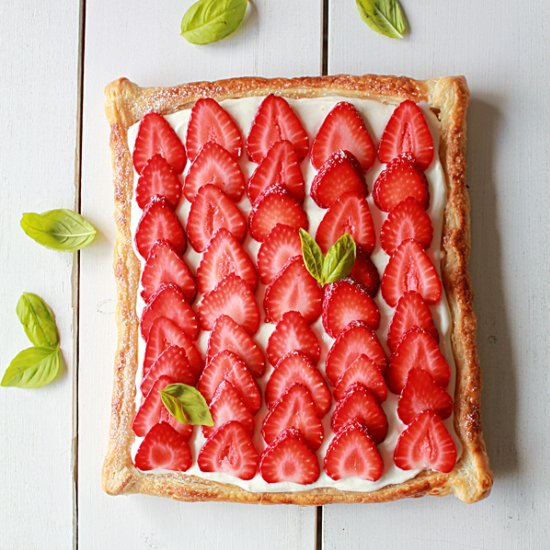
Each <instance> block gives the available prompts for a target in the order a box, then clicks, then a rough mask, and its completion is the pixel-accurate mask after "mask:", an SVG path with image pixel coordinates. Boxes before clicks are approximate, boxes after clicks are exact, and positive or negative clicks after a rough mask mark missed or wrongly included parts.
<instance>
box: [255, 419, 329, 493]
mask: <svg viewBox="0 0 550 550" xmlns="http://www.w3.org/2000/svg"><path fill="white" fill-rule="evenodd" d="M260 473H261V475H262V477H263V478H264V480H265V481H267V482H268V483H278V482H284V481H290V482H292V483H299V484H301V485H308V484H310V483H313V482H314V481H316V480H317V478H318V477H319V474H320V473H321V472H320V469H319V461H318V460H317V456H316V455H315V453H314V452H313V451H312V450H311V449H310V448H309V447H308V445H307V443H306V442H305V440H304V438H303V436H302V435H301V434H300V432H299V431H298V430H297V429H296V428H288V429H286V430H285V431H284V432H283V433H282V434H281V435H280V436H279V437H278V438H277V439H276V440H275V441H273V443H271V445H269V447H267V448H266V449H265V451H264V452H263V453H262V456H261V459H260Z"/></svg>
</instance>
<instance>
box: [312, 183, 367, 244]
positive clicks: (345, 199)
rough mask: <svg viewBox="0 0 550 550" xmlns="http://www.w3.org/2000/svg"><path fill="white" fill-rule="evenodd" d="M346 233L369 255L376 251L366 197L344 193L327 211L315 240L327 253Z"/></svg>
mask: <svg viewBox="0 0 550 550" xmlns="http://www.w3.org/2000/svg"><path fill="white" fill-rule="evenodd" d="M344 233H349V234H350V235H351V236H352V237H353V240H354V241H355V244H357V245H358V246H360V247H361V248H362V249H363V250H364V251H365V252H366V253H367V254H370V253H371V252H372V251H373V250H374V245H375V244H376V233H375V231H374V224H373V222H372V216H371V213H370V209H369V204H368V202H367V200H366V199H365V197H360V196H358V195H356V194H355V193H344V194H343V195H342V196H341V197H340V198H339V199H338V200H337V201H336V202H335V203H334V204H333V205H332V206H331V207H330V208H329V209H328V210H327V213H326V214H325V215H324V217H323V219H322V220H321V223H320V224H319V227H318V228H317V234H316V235H315V240H316V241H317V243H318V244H319V246H320V247H321V250H322V251H323V252H324V253H326V252H327V250H328V249H329V248H330V247H331V246H332V245H333V244H334V243H335V242H336V241H337V240H338V239H339V238H340V237H341V236H342V235H344Z"/></svg>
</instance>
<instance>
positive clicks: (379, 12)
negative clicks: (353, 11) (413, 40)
mask: <svg viewBox="0 0 550 550" xmlns="http://www.w3.org/2000/svg"><path fill="white" fill-rule="evenodd" d="M355 2H356V4H357V9H358V10H359V13H360V14H361V18H362V19H363V21H364V22H365V23H366V24H367V25H368V26H369V27H370V28H371V29H372V30H373V31H376V32H377V33H380V34H383V35H384V36H388V37H389V38H403V37H404V36H405V34H407V31H408V26H407V19H406V18H405V14H404V13H403V9H402V8H401V4H399V1H398V0H355Z"/></svg>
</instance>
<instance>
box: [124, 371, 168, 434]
mask: <svg viewBox="0 0 550 550" xmlns="http://www.w3.org/2000/svg"><path fill="white" fill-rule="evenodd" d="M173 382H174V381H173V380H172V378H170V377H169V376H161V377H159V378H157V380H156V381H155V383H154V384H153V387H152V388H151V389H150V390H149V393H148V394H147V396H146V397H145V399H144V400H143V402H142V403H141V405H140V407H139V410H138V411H137V413H136V416H135V417H134V422H133V424H132V430H134V433H135V434H136V435H137V436H138V437H143V436H145V434H146V433H147V432H148V431H149V430H150V429H151V428H152V427H153V426H154V425H155V424H157V423H158V422H159V419H160V411H161V409H162V408H163V407H164V405H163V404H162V401H161V399H160V393H159V392H160V390H162V389H163V388H164V387H166V386H167V385H168V384H172V383H173Z"/></svg>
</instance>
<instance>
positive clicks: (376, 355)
mask: <svg viewBox="0 0 550 550" xmlns="http://www.w3.org/2000/svg"><path fill="white" fill-rule="evenodd" d="M360 355H366V356H367V357H368V358H369V359H370V360H371V361H373V362H374V363H375V364H376V365H378V367H380V370H381V371H382V373H384V371H385V370H386V365H387V359H386V354H385V352H384V348H383V347H382V344H381V343H380V341H379V340H378V338H377V336H376V333H375V332H374V331H372V330H371V329H370V328H368V327H367V326H366V325H364V324H363V323H360V322H355V323H351V325H350V326H349V327H347V328H346V329H345V330H343V331H342V332H341V333H340V334H339V335H338V338H336V340H335V342H334V344H332V347H331V348H330V351H329V352H328V355H327V362H326V374H327V378H328V379H329V381H330V383H331V384H332V385H333V386H335V385H336V384H337V383H338V381H339V380H340V378H341V377H342V375H343V374H344V372H345V370H346V369H347V368H348V367H349V366H350V365H351V364H352V363H353V362H354V361H355V360H356V359H357V358H358V357H359V356H360Z"/></svg>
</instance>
